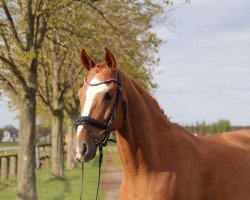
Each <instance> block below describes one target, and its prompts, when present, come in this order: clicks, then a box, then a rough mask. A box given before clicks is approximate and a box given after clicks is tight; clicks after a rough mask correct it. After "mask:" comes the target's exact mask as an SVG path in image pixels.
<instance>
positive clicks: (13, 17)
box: [0, 0, 48, 200]
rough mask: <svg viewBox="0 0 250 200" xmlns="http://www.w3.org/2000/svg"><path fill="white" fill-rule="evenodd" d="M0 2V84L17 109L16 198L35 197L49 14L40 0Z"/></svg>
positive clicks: (3, 0) (2, 0)
mask: <svg viewBox="0 0 250 200" xmlns="http://www.w3.org/2000/svg"><path fill="white" fill-rule="evenodd" d="M0 2H1V4H0V8H1V11H0V16H1V18H0V25H1V27H0V61H1V68H0V82H1V86H0V87H1V89H4V90H5V92H6V95H8V96H9V98H10V99H11V100H12V102H14V103H15V105H16V108H17V109H18V110H19V150H18V154H19V156H18V163H19V167H18V186H17V199H32V200H34V199H37V195H36V178H35V118H36V109H35V108H36V90H37V67H38V56H39V53H40V48H41V46H42V43H43V40H44V37H45V34H46V27H47V17H48V15H47V13H45V10H46V6H44V5H43V6H41V4H40V2H41V1H34V2H33V3H32V1H5V0H1V1H0Z"/></svg>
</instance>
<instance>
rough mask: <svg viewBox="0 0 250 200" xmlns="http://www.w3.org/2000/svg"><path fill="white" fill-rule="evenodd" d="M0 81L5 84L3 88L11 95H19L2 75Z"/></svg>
mask: <svg viewBox="0 0 250 200" xmlns="http://www.w3.org/2000/svg"><path fill="white" fill-rule="evenodd" d="M0 80H1V81H2V82H4V83H5V86H6V87H7V89H8V90H9V91H10V92H11V93H12V94H14V95H19V94H18V92H17V91H16V89H15V87H14V86H13V85H12V84H11V82H10V81H9V80H8V79H7V78H5V76H4V75H2V74H0Z"/></svg>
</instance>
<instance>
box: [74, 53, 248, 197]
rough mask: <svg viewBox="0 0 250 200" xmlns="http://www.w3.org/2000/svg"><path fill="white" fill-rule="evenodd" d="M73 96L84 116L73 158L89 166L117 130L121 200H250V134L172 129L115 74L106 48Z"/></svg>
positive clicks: (87, 61) (89, 63)
mask: <svg viewBox="0 0 250 200" xmlns="http://www.w3.org/2000/svg"><path fill="white" fill-rule="evenodd" d="M81 61H82V65H83V67H84V68H85V69H86V70H88V71H89V74H88V76H87V77H86V79H85V84H83V86H82V87H81V88H80V90H79V92H78V95H79V99H80V105H81V117H80V118H79V119H80V120H79V124H78V128H77V132H76V134H75V137H74V141H73V144H74V145H73V146H74V148H73V149H74V152H73V154H74V157H75V159H76V160H77V161H79V162H87V161H89V160H91V159H93V158H94V157H95V154H96V150H97V147H98V146H99V145H103V144H105V143H106V141H107V139H108V136H109V132H110V131H114V130H116V131H117V134H116V135H117V147H118V152H119V157H120V160H121V163H122V167H123V171H124V177H123V181H122V184H121V188H120V200H250V130H241V131H235V132H230V133H222V134H218V135H215V136H210V137H196V136H194V135H193V134H191V133H189V132H188V131H187V130H185V129H184V128H183V127H181V126H179V125H178V124H175V123H172V122H171V121H170V120H169V119H168V118H167V116H166V115H165V114H164V112H163V111H162V109H161V108H160V107H159V105H158V103H157V102H156V100H155V99H154V98H153V97H151V96H150V95H149V94H148V93H147V92H146V91H145V90H144V89H143V88H142V87H141V86H140V85H139V84H138V83H137V82H136V81H134V80H133V79H132V78H130V77H129V76H128V75H126V74H125V73H124V72H121V71H120V70H118V68H117V64H116V60H115V57H114V56H113V54H112V53H111V52H110V51H109V50H108V49H106V50H105V61H104V62H103V63H99V64H95V63H94V61H93V60H92V59H91V58H90V57H89V56H88V55H87V53H86V51H85V50H83V51H82V53H81Z"/></svg>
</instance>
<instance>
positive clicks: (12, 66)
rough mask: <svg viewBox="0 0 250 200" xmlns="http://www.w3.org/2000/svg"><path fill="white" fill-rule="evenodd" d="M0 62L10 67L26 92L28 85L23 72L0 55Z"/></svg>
mask: <svg viewBox="0 0 250 200" xmlns="http://www.w3.org/2000/svg"><path fill="white" fill-rule="evenodd" d="M0 60H2V61H3V62H4V63H6V64H7V65H8V66H9V67H10V70H11V72H12V73H13V74H14V75H15V77H17V79H18V80H19V81H20V83H21V85H22V87H23V89H24V90H26V89H27V84H26V81H25V79H24V75H23V74H22V73H21V71H19V70H18V69H17V67H16V65H15V64H14V63H13V62H12V61H11V60H9V59H7V58H5V56H3V55H1V54H0Z"/></svg>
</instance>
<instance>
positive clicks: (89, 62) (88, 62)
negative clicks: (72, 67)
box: [81, 49, 95, 70]
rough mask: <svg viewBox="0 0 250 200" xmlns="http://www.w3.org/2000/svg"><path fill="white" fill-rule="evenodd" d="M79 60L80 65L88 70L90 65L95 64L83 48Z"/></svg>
mask: <svg viewBox="0 0 250 200" xmlns="http://www.w3.org/2000/svg"><path fill="white" fill-rule="evenodd" d="M81 61H82V66H83V67H84V68H85V69H87V70H90V69H91V68H92V67H94V66H95V63H94V61H93V60H92V59H91V58H90V57H89V56H88V54H87V53H86V51H85V49H82V52H81Z"/></svg>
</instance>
